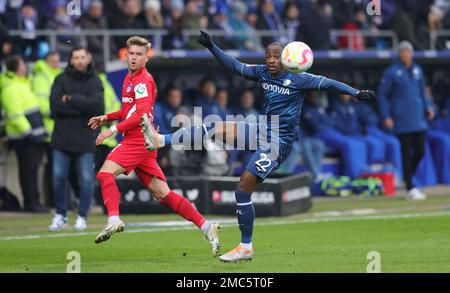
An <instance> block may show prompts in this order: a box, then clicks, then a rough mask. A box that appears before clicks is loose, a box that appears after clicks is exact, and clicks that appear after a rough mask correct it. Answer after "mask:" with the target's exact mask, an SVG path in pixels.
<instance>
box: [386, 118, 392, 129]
mask: <svg viewBox="0 0 450 293" xmlns="http://www.w3.org/2000/svg"><path fill="white" fill-rule="evenodd" d="M383 125H384V127H386V128H387V129H393V128H394V120H392V118H386V119H384V121H383Z"/></svg>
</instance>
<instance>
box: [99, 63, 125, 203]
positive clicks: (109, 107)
mask: <svg viewBox="0 0 450 293" xmlns="http://www.w3.org/2000/svg"><path fill="white" fill-rule="evenodd" d="M94 64H95V68H96V70H97V75H98V77H99V78H100V81H101V82H102V86H103V104H104V107H105V112H106V113H112V112H115V111H118V110H119V109H120V108H121V103H120V101H119V99H118V98H117V95H116V92H115V91H114V88H113V86H112V84H111V82H110V81H109V80H108V77H107V75H106V72H105V66H104V65H103V63H94ZM115 124H117V121H111V122H108V123H107V124H105V125H103V126H102V127H101V128H100V131H104V130H106V129H107V128H109V127H111V126H113V125H115ZM117 145H118V141H117V134H116V135H113V136H111V137H108V138H107V139H105V140H104V141H103V143H102V144H101V145H99V146H97V150H96V153H95V172H98V171H99V170H100V168H101V167H102V165H103V163H104V161H105V159H106V157H107V156H108V154H109V153H110V152H111V150H112V149H113V148H115V147H116V146H117ZM97 198H99V199H100V200H101V201H100V202H103V198H102V196H101V193H100V194H99V197H97Z"/></svg>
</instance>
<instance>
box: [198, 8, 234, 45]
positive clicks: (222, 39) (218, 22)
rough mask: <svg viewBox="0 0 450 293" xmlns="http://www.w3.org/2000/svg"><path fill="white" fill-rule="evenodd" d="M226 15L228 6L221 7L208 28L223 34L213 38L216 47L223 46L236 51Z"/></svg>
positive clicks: (231, 29)
mask: <svg viewBox="0 0 450 293" xmlns="http://www.w3.org/2000/svg"><path fill="white" fill-rule="evenodd" d="M228 15H229V8H228V6H223V7H221V8H220V9H218V11H217V14H216V15H215V16H214V17H213V21H212V23H211V24H210V28H211V29H212V30H220V31H221V33H222V34H223V35H220V36H217V37H216V38H215V39H216V40H217V41H216V43H217V45H218V46H223V47H225V48H228V49H236V48H237V47H236V43H235V41H236V36H235V34H234V31H233V28H232V27H231V25H230V22H229V18H228ZM200 46H201V45H200Z"/></svg>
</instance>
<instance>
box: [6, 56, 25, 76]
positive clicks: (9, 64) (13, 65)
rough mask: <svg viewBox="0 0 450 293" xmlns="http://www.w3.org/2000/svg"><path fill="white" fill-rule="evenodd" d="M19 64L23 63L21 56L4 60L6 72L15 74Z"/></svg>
mask: <svg viewBox="0 0 450 293" xmlns="http://www.w3.org/2000/svg"><path fill="white" fill-rule="evenodd" d="M20 62H24V61H23V58H22V56H20V55H11V56H9V57H8V58H6V60H5V66H6V70H8V71H12V72H16V71H17V69H18V68H19V64H20Z"/></svg>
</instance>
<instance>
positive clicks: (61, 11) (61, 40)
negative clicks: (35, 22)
mask: <svg viewBox="0 0 450 293" xmlns="http://www.w3.org/2000/svg"><path fill="white" fill-rule="evenodd" d="M66 6H67V4H66V3H64V2H60V3H58V4H57V5H56V7H55V9H54V10H53V13H52V14H51V16H50V18H49V20H48V23H47V28H49V29H51V30H54V31H61V30H73V29H74V27H75V22H74V20H73V18H72V17H71V16H70V15H68V14H67V11H66ZM78 42H79V40H78V38H77V37H76V36H73V35H62V36H57V37H56V48H55V50H56V51H58V52H59V53H60V54H61V57H62V59H63V60H67V59H68V57H69V53H70V50H71V49H72V47H73V46H74V44H77V43H78Z"/></svg>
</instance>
